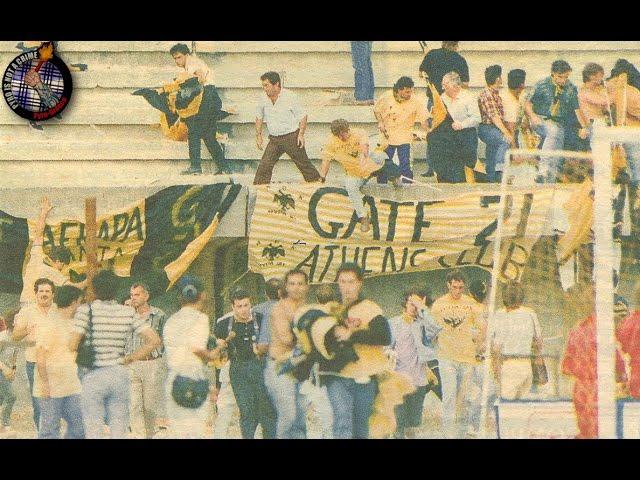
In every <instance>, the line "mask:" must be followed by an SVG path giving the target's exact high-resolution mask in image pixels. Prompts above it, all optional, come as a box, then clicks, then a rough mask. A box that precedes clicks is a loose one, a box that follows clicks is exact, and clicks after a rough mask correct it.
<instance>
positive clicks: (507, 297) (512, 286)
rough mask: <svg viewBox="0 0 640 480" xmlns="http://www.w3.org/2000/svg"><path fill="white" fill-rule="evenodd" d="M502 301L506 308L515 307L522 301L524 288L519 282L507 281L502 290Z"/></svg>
mask: <svg viewBox="0 0 640 480" xmlns="http://www.w3.org/2000/svg"><path fill="white" fill-rule="evenodd" d="M502 303H503V304H504V306H505V307H507V308H516V307H519V306H521V305H522V304H523V303H524V288H522V284H521V283H519V282H509V283H507V285H506V286H505V287H504V290H502Z"/></svg>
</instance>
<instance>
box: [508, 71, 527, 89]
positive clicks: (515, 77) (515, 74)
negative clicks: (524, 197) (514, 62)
mask: <svg viewBox="0 0 640 480" xmlns="http://www.w3.org/2000/svg"><path fill="white" fill-rule="evenodd" d="M526 78H527V72H525V71H524V70H522V69H520V68H516V69H515V70H511V71H510V72H509V73H508V75H507V86H508V87H509V88H511V89H515V88H520V87H522V86H524V81H525V80H526Z"/></svg>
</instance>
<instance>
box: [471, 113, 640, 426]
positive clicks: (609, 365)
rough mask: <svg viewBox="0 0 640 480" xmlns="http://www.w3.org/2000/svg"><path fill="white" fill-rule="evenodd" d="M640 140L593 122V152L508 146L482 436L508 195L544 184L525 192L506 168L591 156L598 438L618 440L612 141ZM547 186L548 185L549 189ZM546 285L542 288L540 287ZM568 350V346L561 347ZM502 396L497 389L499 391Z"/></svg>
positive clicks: (637, 132) (638, 132)
mask: <svg viewBox="0 0 640 480" xmlns="http://www.w3.org/2000/svg"><path fill="white" fill-rule="evenodd" d="M632 142H636V143H638V142H640V129H633V128H629V127H606V126H604V124H594V128H593V137H592V140H591V146H592V153H587V152H575V151H541V150H524V149H514V150H509V151H508V152H507V153H506V155H505V162H504V174H503V179H502V182H501V185H500V203H499V208H498V212H499V214H498V218H497V228H496V231H495V237H494V244H493V259H494V261H493V266H492V272H491V289H490V291H489V300H488V307H487V310H488V316H487V336H486V338H487V355H486V360H485V361H484V364H483V372H482V373H483V376H482V390H481V406H482V410H481V418H480V428H481V432H482V433H483V434H484V435H483V436H485V437H487V436H489V431H488V428H487V416H488V413H489V409H490V408H493V406H492V405H489V397H490V394H491V392H490V386H491V381H490V376H491V371H490V370H491V367H490V357H491V352H490V341H491V338H492V337H493V334H494V332H495V318H496V315H495V313H496V311H497V310H498V308H497V306H496V299H497V294H498V287H499V281H500V277H501V266H502V261H501V258H500V256H501V251H502V244H503V240H506V239H507V238H508V236H505V234H504V232H505V226H504V223H505V213H504V212H505V209H506V208H510V207H508V206H507V197H508V196H509V195H510V193H511V194H514V195H516V194H522V193H532V194H534V195H535V193H536V191H537V190H538V189H540V188H541V187H544V184H542V185H541V184H540V183H535V181H534V180H533V179H531V180H530V182H528V184H527V188H525V189H524V190H523V188H522V184H521V185H520V186H518V187H517V188H515V187H514V186H512V185H510V184H509V181H508V179H509V174H508V172H509V171H510V170H511V168H512V159H513V158H514V156H516V157H518V156H519V157H523V156H525V157H529V158H538V159H540V160H539V162H540V163H542V162H545V161H549V160H551V161H552V162H553V157H555V158H560V157H564V158H570V159H575V160H577V161H579V162H587V161H589V160H593V188H594V192H595V198H594V217H593V218H594V221H593V226H592V231H593V234H594V244H593V245H594V249H593V280H594V288H595V315H596V329H597V377H598V383H597V390H598V391H597V394H598V397H597V398H598V426H599V430H598V434H599V438H616V436H617V433H616V379H615V366H616V364H615V360H616V357H615V354H616V338H615V329H614V317H613V307H614V305H613V293H614V285H613V275H612V265H613V262H614V248H613V234H612V225H613V209H612V193H613V182H612V178H611V172H612V161H611V145H612V143H632ZM548 186H549V185H547V187H548ZM541 288H544V286H541ZM563 348H564V346H563ZM498 396H499V393H498Z"/></svg>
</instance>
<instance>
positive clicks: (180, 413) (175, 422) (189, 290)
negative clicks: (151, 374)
mask: <svg viewBox="0 0 640 480" xmlns="http://www.w3.org/2000/svg"><path fill="white" fill-rule="evenodd" d="M178 292H179V300H180V304H181V305H182V308H181V309H180V310H178V311H177V312H176V313H174V314H173V315H172V316H171V317H169V319H168V320H167V323H166V324H165V326H164V330H163V334H162V339H163V342H164V347H165V352H166V358H167V366H168V368H169V373H168V375H167V383H166V391H167V396H166V399H167V417H168V420H169V428H168V430H169V432H168V433H169V436H170V437H171V438H203V437H204V435H205V429H206V423H207V407H208V405H207V400H205V401H204V403H202V405H200V406H199V407H198V408H186V407H183V406H181V405H179V404H178V403H176V400H175V399H174V398H173V385H174V380H175V379H176V377H177V376H179V375H180V376H183V377H188V378H190V379H193V380H204V379H207V378H208V375H207V372H206V364H205V362H206V361H208V360H213V359H215V358H217V355H218V354H219V351H218V350H212V351H209V350H207V341H208V340H209V317H207V315H205V314H204V313H202V309H203V305H204V300H205V294H204V292H203V285H202V282H201V281H200V280H198V279H197V278H195V277H191V276H186V277H184V278H183V279H182V280H181V281H180V282H179V284H178Z"/></svg>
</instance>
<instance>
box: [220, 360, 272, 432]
mask: <svg viewBox="0 0 640 480" xmlns="http://www.w3.org/2000/svg"><path fill="white" fill-rule="evenodd" d="M229 380H230V382H231V389H232V390H233V395H234V396H235V397H236V403H237V404H238V410H240V431H241V432H242V438H249V439H251V438H254V436H255V433H256V429H257V428H258V425H262V438H265V439H272V438H275V437H276V418H277V413H276V409H275V408H274V406H273V405H272V403H271V398H270V397H269V392H267V387H266V385H265V384H264V362H263V361H262V360H260V359H258V358H254V359H251V360H237V359H232V360H231V363H230V365H229Z"/></svg>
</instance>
